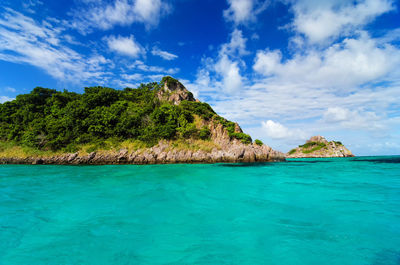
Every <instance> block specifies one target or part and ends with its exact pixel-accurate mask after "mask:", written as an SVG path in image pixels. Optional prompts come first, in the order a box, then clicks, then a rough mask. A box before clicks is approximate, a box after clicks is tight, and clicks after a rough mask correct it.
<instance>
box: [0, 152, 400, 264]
mask: <svg viewBox="0 0 400 265" xmlns="http://www.w3.org/2000/svg"><path fill="white" fill-rule="evenodd" d="M0 264H29V265H31V264H252V265H253V264H340V265H347V264H373V265H378V264H382V265H383V264H385V265H387V264H389V265H391V264H397V265H398V264H400V157H369V158H365V157H361V158H346V159H307V160H290V161H289V162H285V163H266V164H253V165H251V164H249V165H239V164H232V165H227V164H215V165H153V166H134V165H127V166H125V165H124V166H38V165H36V166H23V165H2V166H0Z"/></svg>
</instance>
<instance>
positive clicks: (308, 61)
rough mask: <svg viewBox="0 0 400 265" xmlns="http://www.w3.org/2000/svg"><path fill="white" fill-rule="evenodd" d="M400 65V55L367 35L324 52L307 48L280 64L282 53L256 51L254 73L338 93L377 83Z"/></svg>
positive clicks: (351, 39)
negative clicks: (334, 90)
mask: <svg viewBox="0 0 400 265" xmlns="http://www.w3.org/2000/svg"><path fill="white" fill-rule="evenodd" d="M399 63H400V51H399V50H398V49H396V48H395V47H394V46H392V45H389V44H384V45H380V44H379V43H378V42H377V41H376V40H374V39H371V38H370V37H369V36H368V35H367V34H366V33H362V34H360V36H359V37H358V38H349V39H345V40H343V42H341V43H338V44H334V45H332V46H329V47H328V48H326V49H322V50H320V49H313V48H309V49H308V50H307V51H305V53H304V54H300V53H299V54H295V56H294V57H293V58H292V59H289V60H286V61H282V56H281V52H280V51H279V50H275V51H269V50H266V51H258V52H257V56H256V59H255V63H254V65H253V69H254V70H255V71H256V72H258V73H260V74H262V75H265V76H271V75H274V76H276V77H279V78H281V79H285V80H290V81H292V82H298V83H303V84H306V85H308V86H312V87H336V88H341V89H346V88H351V87H354V86H357V85H362V84H364V83H367V82H370V81H372V80H377V79H378V78H381V77H384V76H385V75H388V74H390V73H391V72H392V70H393V69H394V68H395V67H396V66H397V65H398V64H399Z"/></svg>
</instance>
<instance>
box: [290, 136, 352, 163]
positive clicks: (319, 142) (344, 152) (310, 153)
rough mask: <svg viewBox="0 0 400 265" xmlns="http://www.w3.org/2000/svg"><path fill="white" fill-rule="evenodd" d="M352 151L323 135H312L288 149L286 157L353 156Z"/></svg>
mask: <svg viewBox="0 0 400 265" xmlns="http://www.w3.org/2000/svg"><path fill="white" fill-rule="evenodd" d="M353 156H354V155H353V154H352V152H351V151H350V150H349V149H347V148H346V147H345V146H344V145H343V144H342V143H341V142H338V141H330V142H329V141H328V140H326V139H325V137H323V136H320V135H318V136H313V137H311V138H310V139H309V140H308V141H307V142H306V143H305V144H303V145H299V146H298V147H296V148H294V149H292V150H290V151H289V152H288V153H287V154H286V157H287V158H308V157H353Z"/></svg>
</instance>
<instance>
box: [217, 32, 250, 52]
mask: <svg viewBox="0 0 400 265" xmlns="http://www.w3.org/2000/svg"><path fill="white" fill-rule="evenodd" d="M246 42H247V38H244V37H243V33H242V31H241V30H238V29H234V30H233V32H232V33H231V40H230V41H229V42H228V43H225V44H223V45H222V46H221V49H220V51H219V54H220V55H230V56H243V55H246V54H249V52H248V51H247V50H246Z"/></svg>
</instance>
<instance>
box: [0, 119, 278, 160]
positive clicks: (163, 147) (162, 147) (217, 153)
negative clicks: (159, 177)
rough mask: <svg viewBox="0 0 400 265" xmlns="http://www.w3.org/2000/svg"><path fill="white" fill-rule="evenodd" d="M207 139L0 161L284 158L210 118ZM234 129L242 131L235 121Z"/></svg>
mask: <svg viewBox="0 0 400 265" xmlns="http://www.w3.org/2000/svg"><path fill="white" fill-rule="evenodd" d="M204 125H206V126H208V128H209V129H210V133H211V139H210V141H212V142H213V143H214V144H215V145H216V146H218V147H219V148H213V149H212V150H211V151H210V152H206V151H204V150H196V151H195V150H190V149H187V150H184V149H177V148H174V147H173V146H172V145H171V143H170V142H168V141H165V140H161V141H160V142H159V143H158V144H157V145H156V146H153V147H151V148H146V149H140V150H136V151H132V152H129V151H128V150H127V149H120V150H118V151H115V152H109V151H108V152H102V151H99V152H91V153H89V154H84V155H81V154H80V153H79V152H76V153H66V154H61V155H55V156H50V157H27V158H18V157H2V158H1V157H0V164H54V165H83V164H88V165H107V164H111V165H112V164H138V165H143V164H173V163H240V162H249V163H250V162H272V161H284V160H285V154H283V153H281V152H279V151H275V150H273V149H272V148H271V147H269V146H267V145H264V144H263V145H261V146H260V145H257V144H256V143H252V144H244V143H242V142H241V141H240V140H238V139H231V138H230V137H229V133H228V131H227V129H226V128H224V127H223V126H222V124H219V123H216V122H214V121H210V122H205V121H204ZM235 131H236V132H242V129H241V128H240V126H239V125H238V124H236V126H235Z"/></svg>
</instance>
